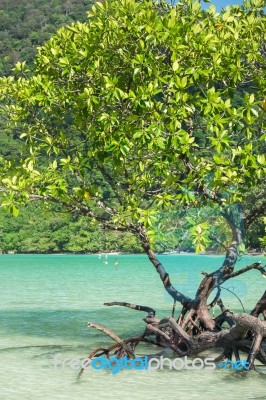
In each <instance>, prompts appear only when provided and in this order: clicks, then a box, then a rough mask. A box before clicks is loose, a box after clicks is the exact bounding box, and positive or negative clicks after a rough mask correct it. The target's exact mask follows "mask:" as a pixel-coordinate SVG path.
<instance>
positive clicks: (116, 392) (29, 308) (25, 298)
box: [0, 255, 266, 400]
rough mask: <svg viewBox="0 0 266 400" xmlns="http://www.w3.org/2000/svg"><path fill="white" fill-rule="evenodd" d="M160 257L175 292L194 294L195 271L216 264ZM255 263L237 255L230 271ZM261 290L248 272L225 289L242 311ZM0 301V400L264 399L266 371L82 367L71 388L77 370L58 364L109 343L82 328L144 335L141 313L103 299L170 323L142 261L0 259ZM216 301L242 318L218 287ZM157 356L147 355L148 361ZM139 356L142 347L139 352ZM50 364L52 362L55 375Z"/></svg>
mask: <svg viewBox="0 0 266 400" xmlns="http://www.w3.org/2000/svg"><path fill="white" fill-rule="evenodd" d="M161 259H162V261H163V262H164V265H165V266H166V268H167V271H168V272H169V273H170V275H171V278H172V282H173V283H174V284H175V285H176V287H177V288H178V289H179V290H180V291H183V292H185V293H186V294H187V295H189V296H193V294H194V293H195V290H196V288H197V285H198V283H199V282H200V280H201V279H202V275H201V274H200V272H201V271H206V272H209V271H212V270H214V269H216V268H217V267H219V266H220V265H221V262H222V259H223V258H222V257H218V256H195V255H173V256H161ZM259 259H261V260H262V261H263V258H258V257H256V258H255V257H244V258H242V259H241V260H240V262H239V263H238V266H237V268H240V267H241V266H246V265H249V264H251V263H253V262H255V261H257V260H259ZM264 260H265V258H264ZM117 263H118V265H117ZM264 263H265V261H264ZM265 283H266V281H265V280H264V279H263V278H262V276H261V275H260V274H259V273H258V272H257V271H251V272H249V273H247V274H245V275H243V276H240V277H238V278H236V279H235V280H231V281H229V282H227V283H225V284H224V285H223V286H224V287H225V288H227V289H229V290H231V291H233V292H234V293H235V294H236V295H237V296H238V297H240V298H241V300H242V303H243V306H244V308H245V311H247V312H249V311H250V309H251V308H252V307H253V306H254V304H255V303H256V301H257V300H258V298H259V297H260V296H261V295H262V293H263V291H264V290H265ZM0 293H1V303H0V400H13V399H16V400H17V399H20V400H43V399H49V400H54V399H55V400H57V399H66V400H68V399H80V398H88V399H100V398H105V399H118V400H120V399H125V400H129V399H132V398H135V399H145V400H150V399H153V400H154V399H162V398H165V399H213V398H216V399H218V400H220V399H224V398H226V399H227V400H233V399H236V398H241V399H265V398H266V392H265V383H266V381H265V378H266V375H265V374H264V373H263V372H265V373H266V370H265V369H264V368H262V369H261V370H260V371H261V373H260V374H259V373H250V374H243V373H239V372H238V373H235V372H234V371H230V370H229V371H224V370H220V369H215V370H213V371H208V370H193V371H192V370H184V369H183V370H180V371H177V370H174V369H173V370H169V369H167V368H165V369H163V370H154V371H136V370H131V371H129V370H123V371H120V372H119V373H118V374H116V375H114V374H112V373H111V371H103V370H101V371H96V370H93V369H91V368H90V369H89V370H87V371H86V372H85V373H84V374H83V376H82V378H81V379H80V380H79V381H78V380H77V373H78V371H77V370H74V369H72V368H70V367H69V366H68V365H65V368H63V367H62V362H63V361H66V360H70V359H72V358H79V359H82V358H84V357H86V355H87V354H88V353H89V352H90V351H91V350H92V349H94V348H96V347H98V346H100V345H103V344H104V345H108V344H110V343H112V342H111V339H108V338H107V337H106V336H105V335H104V334H103V333H101V332H98V331H95V330H93V329H88V328H87V323H88V321H92V322H95V323H99V324H102V325H104V326H107V327H109V328H110V329H112V330H114V331H115V332H116V333H117V334H118V335H120V337H122V338H126V337H128V336H137V335H140V334H141V333H142V332H143V329H144V326H145V324H144V322H143V321H142V318H144V317H145V313H142V312H137V311H134V310H129V309H126V308H120V307H105V306H103V303H104V302H106V301H126V302H131V303H137V304H143V305H149V306H151V307H153V308H155V309H156V311H157V315H158V316H161V317H162V316H167V315H170V313H171V309H172V301H171V299H170V298H169V297H168V295H166V294H165V293H164V291H163V288H162V284H161V282H160V280H159V278H158V276H157V274H156V272H155V270H154V268H153V267H152V265H151V264H150V263H149V261H147V258H146V257H145V256H142V255H136V256H132V255H127V256H125V255H117V256H115V255H112V256H108V257H107V259H106V258H105V256H102V257H101V258H99V256H87V255H86V256H85V255H84V256H82V255H81V256H79V255H75V256H71V255H45V256H41V255H9V256H6V255H1V256H0ZM222 298H223V299H224V304H225V306H230V309H232V310H238V311H240V310H241V308H242V306H241V304H240V303H239V300H238V299H237V297H235V296H233V295H232V294H231V293H229V292H227V291H226V290H225V289H224V290H223V295H222ZM215 312H218V309H217V310H215ZM156 351H157V350H156V349H153V348H152V346H150V348H149V349H148V352H149V353H151V354H152V353H154V352H156ZM144 352H146V348H144V347H143V346H140V347H139V352H138V354H140V355H142V354H144ZM212 355H213V353H212V354H210V355H209V356H210V357H211V356H212ZM55 357H57V359H58V360H59V361H60V362H59V365H58V366H57V367H56V368H55Z"/></svg>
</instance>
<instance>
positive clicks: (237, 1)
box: [202, 0, 243, 11]
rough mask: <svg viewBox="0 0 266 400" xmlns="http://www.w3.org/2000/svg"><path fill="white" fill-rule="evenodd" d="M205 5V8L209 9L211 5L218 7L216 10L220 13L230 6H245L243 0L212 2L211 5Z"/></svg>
mask: <svg viewBox="0 0 266 400" xmlns="http://www.w3.org/2000/svg"><path fill="white" fill-rule="evenodd" d="M202 3H203V8H205V9H206V8H208V7H209V6H210V5H211V4H214V5H215V6H216V10H217V11H220V10H221V8H225V7H226V6H228V5H230V6H231V5H233V4H243V1H242V0H211V2H210V3H204V2H203V1H202Z"/></svg>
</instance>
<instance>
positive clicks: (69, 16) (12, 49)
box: [0, 0, 93, 75]
mask: <svg viewBox="0 0 266 400" xmlns="http://www.w3.org/2000/svg"><path fill="white" fill-rule="evenodd" d="M92 3H93V1H92V0H30V1H29V0H0V75H9V74H10V72H11V70H12V68H13V67H14V64H15V63H16V62H17V61H24V60H26V61H27V62H28V63H32V62H33V60H34V56H35V53H36V47H37V46H40V45H41V44H42V43H44V42H45V41H46V40H48V39H49V38H50V37H51V35H52V34H53V33H55V32H56V30H57V29H58V28H59V27H60V26H62V25H66V24H69V23H71V22H74V21H77V20H79V21H85V20H86V17H87V15H86V12H87V11H88V10H89V8H90V6H91V4H92Z"/></svg>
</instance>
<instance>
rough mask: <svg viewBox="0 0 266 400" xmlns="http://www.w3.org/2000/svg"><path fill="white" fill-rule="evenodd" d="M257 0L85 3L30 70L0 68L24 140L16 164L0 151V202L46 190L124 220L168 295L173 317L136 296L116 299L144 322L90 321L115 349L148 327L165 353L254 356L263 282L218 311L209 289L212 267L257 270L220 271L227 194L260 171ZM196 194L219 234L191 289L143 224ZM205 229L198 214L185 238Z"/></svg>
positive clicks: (113, 221) (229, 204) (111, 222)
mask: <svg viewBox="0 0 266 400" xmlns="http://www.w3.org/2000/svg"><path fill="white" fill-rule="evenodd" d="M264 3H265V2H264V1H261V0H251V1H245V2H244V6H234V7H231V8H229V7H227V8H226V9H225V10H223V11H222V12H221V14H218V13H216V12H215V8H214V7H213V6H211V7H210V8H209V9H208V10H207V11H206V12H205V11H202V10H201V8H200V2H199V1H194V0H189V1H180V2H178V3H177V4H176V5H174V6H172V5H169V4H168V3H166V2H163V1H162V2H152V1H150V0H147V1H143V2H139V1H135V0H115V1H107V2H104V3H97V4H96V5H95V6H93V7H92V10H91V12H90V13H89V14H88V18H89V19H88V22H87V23H80V22H77V23H75V24H72V25H70V26H68V27H64V28H61V29H60V30H59V31H58V33H57V34H56V35H55V36H53V37H52V38H51V39H50V40H49V41H48V42H47V43H46V44H45V45H44V46H43V47H41V48H40V49H39V51H38V54H37V58H36V62H35V68H34V70H33V71H28V69H27V66H26V64H25V63H17V65H16V71H17V76H16V77H7V78H2V79H1V81H0V93H1V97H2V101H3V107H2V110H3V113H4V115H7V116H8V118H9V121H10V124H11V126H12V125H13V126H14V127H16V128H17V129H21V140H22V141H23V142H24V143H25V145H26V150H25V153H24V157H23V158H22V160H21V162H20V163H19V165H17V164H14V163H12V161H10V160H9V161H3V162H2V191H4V194H5V200H4V202H3V206H5V207H6V208H7V209H9V210H10V211H11V212H13V214H15V215H16V214H17V213H18V207H19V205H20V204H21V203H25V202H28V201H31V200H43V201H47V202H48V201H51V202H55V203H59V204H61V205H63V206H64V207H65V208H66V210H68V211H69V212H72V213H78V214H80V215H84V216H85V217H86V218H88V219H91V220H92V221H96V222H98V223H100V224H101V226H102V227H103V228H104V229H116V230H118V231H125V232H131V233H134V234H135V235H136V237H138V239H139V241H140V243H141V245H142V247H143V249H144V251H145V252H146V254H147V256H148V257H149V259H150V261H151V263H152V264H153V265H154V267H155V269H156V271H157V273H158V274H159V276H160V278H161V280H162V282H163V285H164V287H165V289H166V290H167V292H168V293H169V294H170V295H171V296H172V298H173V300H174V302H179V303H180V304H181V305H182V310H181V313H180V315H179V317H178V319H177V321H176V320H175V319H173V318H172V317H171V318H167V319H163V320H161V321H159V320H158V319H156V318H155V311H154V310H153V309H151V308H149V307H142V306H133V305H130V304H127V303H121V304H119V305H124V306H127V307H130V308H135V309H137V310H142V311H147V312H148V317H147V318H146V319H145V321H146V322H147V331H146V333H145V334H144V336H143V337H142V338H139V339H137V340H135V341H134V340H133V339H132V340H128V341H127V342H121V341H120V340H119V338H118V339H117V336H116V335H114V334H113V333H110V331H108V330H106V329H105V328H102V327H99V326H96V325H93V324H92V325H91V326H92V327H96V328H98V329H101V330H103V331H104V332H106V333H107V334H109V335H111V336H112V337H113V338H114V339H115V340H117V341H118V344H117V347H115V348H116V349H117V348H120V350H119V354H120V355H122V354H124V353H125V352H126V353H128V354H129V355H131V356H132V352H133V351H134V348H135V345H136V343H137V342H138V341H141V340H146V336H147V335H150V334H155V335H156V343H157V344H158V345H160V346H163V347H171V348H172V349H173V351H174V352H175V353H176V354H178V355H195V354H198V353H199V352H200V351H202V350H206V349H207V348H212V347H222V348H223V349H224V350H223V354H222V355H223V356H224V357H227V358H231V357H232V354H233V352H234V354H235V356H236V358H238V351H239V349H240V350H243V351H246V352H247V353H248V354H249V356H248V362H249V363H250V366H251V368H252V367H253V364H254V360H255V358H256V357H257V358H259V359H260V360H261V361H262V362H263V363H264V364H265V363H266V357H265V353H264V352H263V349H262V347H261V342H262V341H263V340H264V339H263V338H264V337H265V335H266V334H265V332H266V328H265V323H263V322H262V321H261V320H259V319H258V318H257V317H258V315H259V314H260V313H264V316H265V296H266V292H265V293H264V295H263V296H262V298H261V299H260V301H259V302H258V303H257V305H256V306H255V308H254V310H255V311H254V312H253V316H249V315H246V314H243V315H240V316H239V315H236V314H232V315H231V314H230V313H228V312H227V310H225V309H224V306H223V304H222V302H221V299H220V286H221V284H222V283H223V282H225V281H226V280H228V279H231V278H233V277H235V276H238V275H240V274H242V273H244V272H247V271H250V270H252V269H255V270H258V271H259V272H260V273H261V274H263V275H265V274H266V273H265V269H264V268H262V267H261V265H260V264H259V263H255V264H253V265H251V266H248V267H246V268H244V269H242V270H239V271H236V272H235V271H234V266H235V263H236V261H237V258H238V254H239V248H240V249H241V247H242V248H243V232H244V229H243V225H244V220H246V228H248V221H251V220H252V214H251V215H248V213H247V212H246V214H245V211H243V210H242V208H241V206H240V203H239V202H240V201H241V200H242V199H243V197H245V196H247V193H249V191H251V190H252V188H253V187H255V186H258V185H262V184H263V182H264V181H265V155H264V152H265V138H266V134H265V108H266V106H265V100H264V99H265V90H266V89H265V87H266V86H265V78H266V76H265V66H266V59H265V53H264V40H265V33H264V32H265V14H264V12H263V6H264ZM99 173H100V176H99ZM204 206H212V207H214V213H215V214H216V215H219V217H220V218H223V219H224V221H226V223H227V225H228V227H229V228H230V230H231V235H232V238H231V243H230V244H229V245H228V244H227V245H224V247H225V248H226V256H225V260H224V263H223V265H222V266H221V267H220V268H218V269H217V270H216V271H215V272H213V273H212V274H205V273H204V275H205V277H204V279H203V281H202V282H201V284H200V286H199V289H198V291H197V293H196V295H195V298H194V299H191V298H189V297H188V296H186V295H185V294H183V293H181V292H180V291H179V290H178V289H177V288H175V287H173V285H172V284H171V281H170V277H169V275H168V273H167V272H166V271H165V269H164V267H163V265H162V264H161V262H160V261H159V260H158V259H157V256H156V254H155V253H154V251H153V242H154V225H156V224H155V222H156V221H157V220H158V213H160V212H161V211H163V210H166V209H167V210H171V209H175V210H185V209H187V208H188V207H197V208H202V207H204ZM263 212H264V208H263V206H262V207H259V209H258V210H257V211H256V217H258V216H260V215H263ZM253 220H254V218H253ZM206 231H207V229H206V223H205V225H202V224H201V223H200V221H198V223H197V225H196V226H195V228H194V236H195V244H196V245H197V246H198V250H200V249H202V248H204V245H205V244H206ZM214 289H217V294H216V295H215V298H214V299H213V300H212V301H211V303H208V299H209V296H210V295H211V293H212V292H213V290H214ZM218 302H219V304H220V306H221V310H222V314H221V315H220V316H219V317H218V318H215V319H214V318H213V317H212V316H211V315H210V309H211V308H212V307H213V306H214V305H215V304H216V303H218ZM115 304H118V303H107V305H115ZM224 322H228V323H229V325H230V326H232V328H231V329H230V330H227V329H224V328H223V327H222V324H223V323H224ZM250 331H251V332H253V333H250ZM252 335H255V338H256V340H254V341H252ZM243 337H245V340H244V339H243V340H242V341H241V338H243ZM126 343H129V344H131V347H129V346H128V345H127V344H126ZM112 348H114V347H112ZM98 353H99V352H98ZM98 353H97V352H96V353H95V352H94V353H92V355H91V356H94V355H95V354H98Z"/></svg>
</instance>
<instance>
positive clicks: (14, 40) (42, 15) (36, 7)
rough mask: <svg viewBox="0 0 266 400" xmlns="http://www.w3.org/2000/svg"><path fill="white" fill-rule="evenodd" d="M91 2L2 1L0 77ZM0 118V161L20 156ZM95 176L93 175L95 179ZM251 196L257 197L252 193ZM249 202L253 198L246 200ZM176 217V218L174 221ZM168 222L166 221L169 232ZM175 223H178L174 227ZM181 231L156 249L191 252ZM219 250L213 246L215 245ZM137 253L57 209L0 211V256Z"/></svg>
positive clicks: (82, 15)
mask: <svg viewBox="0 0 266 400" xmlns="http://www.w3.org/2000/svg"><path fill="white" fill-rule="evenodd" d="M93 2H94V1H93V0H0V76H7V75H10V74H12V73H13V70H12V69H13V67H14V65H15V64H16V63H17V62H18V61H26V62H27V64H28V65H29V66H31V65H32V64H33V61H34V56H35V54H36V49H37V47H38V46H40V45H42V44H43V43H44V42H45V41H46V40H48V39H49V38H50V37H51V35H53V34H54V33H55V32H56V31H57V29H58V28H59V27H61V26H62V25H67V24H70V23H72V22H74V21H77V20H79V21H81V22H83V21H86V19H87V11H88V10H89V9H90V6H91V5H92V4H93ZM1 126H3V123H1V120H0V157H1V156H3V157H5V159H13V160H16V159H18V158H19V157H20V152H21V144H20V143H21V142H20V141H19V140H18V138H19V134H20V133H19V132H16V131H10V132H6V131H4V129H3V128H1ZM96 178H97V177H96ZM254 197H256V196H255V194H254ZM250 204H252V200H250ZM177 218H178V217H177ZM171 224H172V221H171V222H169V223H168V222H167V221H166V223H165V227H166V230H167V229H169V230H170V231H171V232H174V229H172V225H171ZM174 225H176V224H174ZM183 228H184V229H181V230H179V231H175V232H174V234H172V235H171V236H169V235H166V236H165V237H163V236H160V235H158V238H157V239H156V240H155V245H156V249H157V250H158V251H172V250H183V251H193V246H194V245H193V237H192V236H190V235H189V233H186V232H185V234H184V231H186V226H185V225H184V226H183ZM263 235H264V225H263V223H262V221H261V220H260V221H258V222H256V224H254V228H253V229H252V230H251V234H250V236H249V238H248V241H247V245H248V246H249V247H252V248H258V247H259V246H260V242H259V237H262V236H263ZM216 250H217V245H216ZM97 251H100V252H103V251H107V252H110V251H124V252H140V251H141V247H140V245H139V243H137V241H136V239H135V238H134V237H133V236H132V235H131V234H120V233H118V232H109V233H107V232H105V231H104V232H103V231H101V230H100V229H99V228H98V227H96V226H94V225H91V224H89V223H88V221H86V220H85V219H84V218H83V217H78V216H71V215H68V214H66V213H62V212H61V210H60V208H59V207H58V206H56V207H54V208H52V209H48V208H43V207H42V208H41V206H40V205H38V204H31V205H30V206H28V207H27V208H26V209H22V210H21V212H20V214H19V216H18V217H17V218H15V217H13V216H11V215H9V214H7V213H6V212H5V211H3V210H1V209H0V252H4V253H6V252H19V253H27V252H31V253H33V252H36V253H51V252H97Z"/></svg>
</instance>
